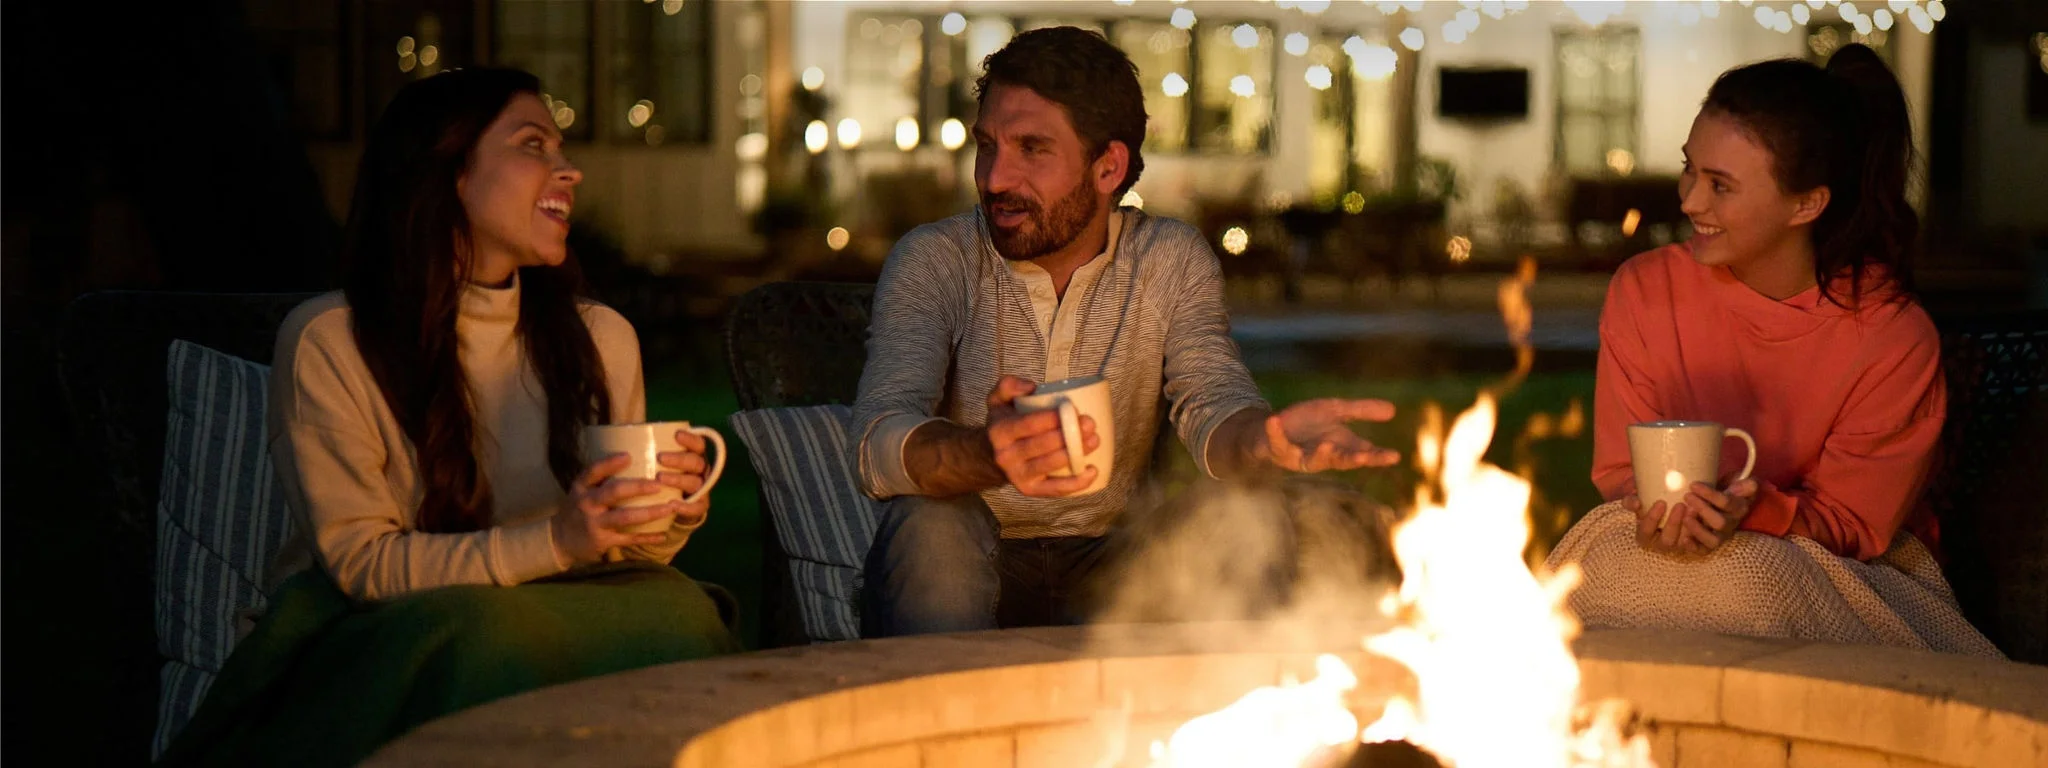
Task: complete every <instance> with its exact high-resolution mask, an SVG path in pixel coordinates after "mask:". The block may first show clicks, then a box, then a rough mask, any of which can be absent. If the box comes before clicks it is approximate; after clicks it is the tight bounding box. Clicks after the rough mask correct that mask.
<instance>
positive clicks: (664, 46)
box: [557, 0, 714, 146]
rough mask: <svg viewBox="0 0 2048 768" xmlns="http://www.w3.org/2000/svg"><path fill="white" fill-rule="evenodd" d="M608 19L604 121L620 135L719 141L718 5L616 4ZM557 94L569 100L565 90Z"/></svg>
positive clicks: (652, 142) (656, 141)
mask: <svg viewBox="0 0 2048 768" xmlns="http://www.w3.org/2000/svg"><path fill="white" fill-rule="evenodd" d="M604 10H606V11H608V12H609V13H607V14H606V15H605V19H604V23H605V25H606V26H607V27H610V29H608V30H607V31H606V35H607V42H608V44H609V47H608V49H607V57H608V59H609V61H608V62H607V64H608V66H607V67H605V70H606V74H607V77H608V78H609V85H610V86H611V87H610V88H609V92H608V94H607V95H606V102H607V104H606V105H605V111H604V113H603V114H602V115H601V116H594V117H600V119H598V120H597V122H599V123H602V124H603V125H602V127H603V128H604V130H605V133H606V134H607V135H608V136H610V137H611V138H612V139H613V140H619V141H638V142H645V143H647V145H649V146H659V145H661V144H663V143H677V142H681V143H690V144H701V143H704V142H707V141H710V140H711V116H712V113H713V112H714V110H713V109H712V106H711V34H710V26H711V4H710V3H709V2H704V0H696V1H695V2H663V3H615V4H612V7H609V8H606V9H604ZM557 98H561V97H560V96H559V95H558V96H557Z"/></svg>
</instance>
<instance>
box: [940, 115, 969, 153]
mask: <svg viewBox="0 0 2048 768" xmlns="http://www.w3.org/2000/svg"><path fill="white" fill-rule="evenodd" d="M966 143H967V126H966V125H964V124H962V123H961V122H960V118H957V117H949V118H946V122H943V123H940V124H939V144H940V145H941V146H944V147H945V148H946V149H949V150H952V149H959V148H960V147H961V146H963V145H965V144H966Z"/></svg>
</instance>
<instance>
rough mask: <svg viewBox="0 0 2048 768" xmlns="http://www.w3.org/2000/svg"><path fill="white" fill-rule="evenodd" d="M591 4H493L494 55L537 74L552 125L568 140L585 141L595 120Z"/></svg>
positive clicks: (531, 0)
mask: <svg viewBox="0 0 2048 768" xmlns="http://www.w3.org/2000/svg"><path fill="white" fill-rule="evenodd" d="M593 6H594V4H593V3H591V2H589V0H508V2H502V3H499V4H498V6H497V14H496V22H497V24H496V26H497V30H496V31H497V46H496V56H495V58H496V59H497V61H498V63H500V64H503V65H505V66H509V67H518V68H520V69H524V70H526V71H528V72H532V73H533V74H534V75H535V76H537V77H539V78H540V87H541V88H542V89H543V90H544V91H545V92H546V93H545V95H546V96H547V100H548V108H549V109H550V110H552V111H553V112H554V116H555V126H556V127H558V128H560V129H562V135H564V136H567V137H569V138H571V139H584V140H588V139H589V138H590V137H591V136H592V132H591V129H590V127H591V124H592V123H593V122H595V120H594V119H593V118H594V117H595V115H593V114H592V113H594V112H595V111H596V110H595V109H594V105H592V104H591V99H590V89H591V82H592V78H591V61H590V60H591V55H590V46H591V35H590V29H591V10H592V8H593ZM621 116H623V115H621Z"/></svg>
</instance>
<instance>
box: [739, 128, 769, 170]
mask: <svg viewBox="0 0 2048 768" xmlns="http://www.w3.org/2000/svg"><path fill="white" fill-rule="evenodd" d="M732 153H733V155H734V156H736V157H738V158H739V159H741V160H745V161H747V162H750V163H752V162H759V161H760V160H761V158H764V157H767V156H768V134H765V133H749V134H747V135H745V136H741V137H740V138H739V140H738V141H735V142H733V143H732Z"/></svg>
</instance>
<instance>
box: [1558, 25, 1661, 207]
mask: <svg viewBox="0 0 2048 768" xmlns="http://www.w3.org/2000/svg"><path fill="white" fill-rule="evenodd" d="M1641 56H1642V37H1641V35H1640V34H1639V33H1638V32H1637V31H1636V30H1634V29H1631V28H1625V27H1602V28H1600V29H1595V30H1560V31H1559V32H1558V33H1557V144H1556V161H1557V163H1558V165H1560V166H1562V167H1563V168H1564V170H1565V171H1566V172H1567V173H1570V174H1571V175H1573V176H1599V175H1606V174H1610V173H1623V174H1625V173H1627V172H1628V171H1629V170H1630V169H1633V168H1634V167H1635V165H1636V162H1637V157H1636V155H1637V150H1638V129H1637V126H1638V125H1640V123H1641V122H1642V97H1641V93H1642V89H1641V85H1640V82H1641V79H1640V77H1639V75H1638V72H1637V68H1638V65H1639V64H1640V62H1641Z"/></svg>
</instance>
